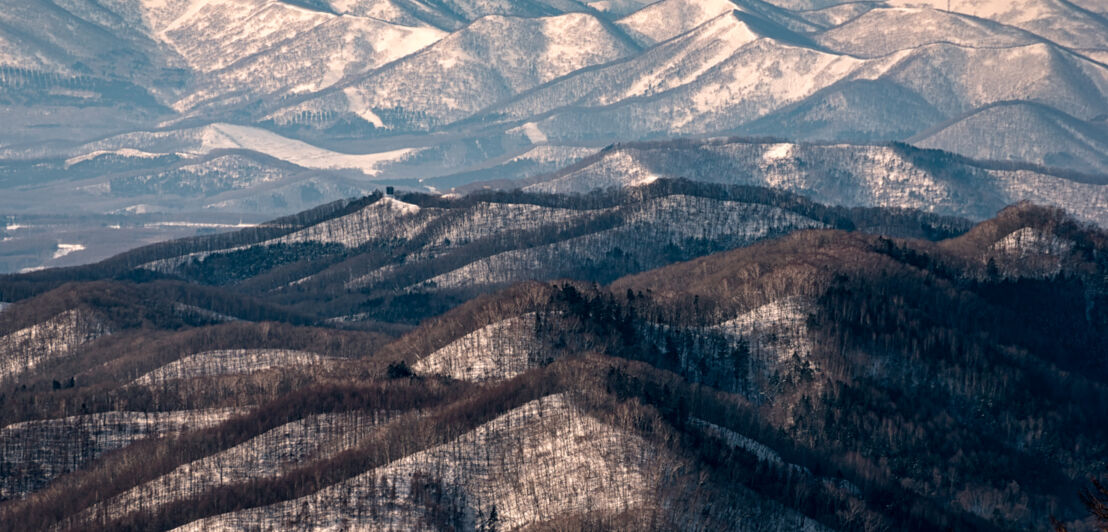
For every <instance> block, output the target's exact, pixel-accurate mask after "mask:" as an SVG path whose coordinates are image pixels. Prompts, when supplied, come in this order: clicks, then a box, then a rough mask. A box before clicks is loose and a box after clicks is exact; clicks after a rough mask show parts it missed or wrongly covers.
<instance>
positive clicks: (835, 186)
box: [525, 139, 1108, 226]
mask: <svg viewBox="0 0 1108 532" xmlns="http://www.w3.org/2000/svg"><path fill="white" fill-rule="evenodd" d="M649 176H655V177H656V176H661V177H678V176H680V177H686V178H689V179H693V180H701V181H709V182H722V183H731V184H745V185H760V186H770V187H775V188H783V189H786V190H790V191H794V192H797V193H800V194H805V195H808V196H810V197H815V198H821V199H822V200H823V201H827V202H829V203H832V204H837V205H857V206H882V207H902V208H914V209H923V210H927V211H932V212H937V213H942V214H949V215H956V216H963V217H968V218H971V219H979V220H980V219H985V218H988V217H990V216H992V215H993V214H995V213H996V212H997V211H999V210H1000V209H1001V208H1003V207H1005V206H1006V205H1009V204H1012V203H1015V202H1018V201H1021V200H1030V201H1033V202H1037V203H1041V204H1046V205H1055V206H1058V207H1062V208H1065V209H1067V210H1069V211H1070V212H1072V213H1074V214H1075V215H1077V216H1078V217H1080V218H1082V219H1084V220H1087V221H1091V222H1095V223H1097V224H1100V225H1101V226H1108V209H1105V208H1104V206H1105V205H1108V184H1105V183H1103V182H1082V181H1080V180H1072V179H1068V178H1066V177H1060V176H1056V175H1051V174H1049V173H1042V172H1038V171H1035V170H1031V169H1018V168H1008V169H1005V168H999V167H989V166H987V165H985V166H982V165H978V164H975V163H970V162H967V161H964V160H959V159H957V158H955V157H953V156H950V155H949V154H943V153H942V152H925V151H920V150H916V149H914V148H909V147H907V146H903V145H886V146H866V147H862V146H856V145H841V144H840V145H836V144H830V145H824V144H793V143H764V142H750V141H743V140H727V139H716V140H708V141H698V142H688V143H657V144H642V145H628V146H623V147H617V148H615V149H612V150H608V151H605V152H604V153H603V154H602V155H601V156H599V157H596V158H594V159H592V160H590V161H589V163H588V164H582V165H577V166H576V167H574V168H571V169H568V170H567V171H564V172H560V173H555V174H552V175H550V176H546V177H545V178H537V179H536V180H535V181H537V182H534V183H532V184H529V185H527V186H526V187H525V188H526V189H527V190H535V191H546V192H578V193H580V192H585V191H588V190H595V189H601V188H607V187H613V186H620V187H627V186H635V185H636V184H638V183H639V182H640V181H641V180H642V179H644V178H648V177H649Z"/></svg>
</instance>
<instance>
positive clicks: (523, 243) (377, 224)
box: [0, 180, 968, 326]
mask: <svg viewBox="0 0 1108 532" xmlns="http://www.w3.org/2000/svg"><path fill="white" fill-rule="evenodd" d="M822 227H833V228H839V229H848V230H853V229H860V230H867V231H876V232H887V233H891V234H897V235H902V236H916V237H926V238H941V237H944V236H949V235H951V234H957V233H960V232H961V231H964V230H965V229H966V228H968V225H967V222H965V221H963V220H961V219H957V218H952V217H942V216H935V215H926V214H921V213H918V212H912V211H905V210H881V209H865V208H854V209H848V208H833V207H826V206H823V205H820V204H817V203H812V202H810V201H807V200H805V199H804V198H802V197H800V196H796V195H793V194H788V193H783V192H777V191H773V190H770V189H764V188H756V187H738V186H721V185H713V184H702V183H694V182H689V181H680V180H659V181H656V182H653V183H650V184H647V185H645V186H642V187H637V188H629V189H626V190H618V189H613V190H609V191H597V192H593V193H591V194H588V195H584V196H577V195H551V194H540V193H527V192H521V191H517V192H491V191H485V192H477V193H474V194H471V195H468V196H464V197H455V198H444V197H441V196H433V195H424V194H404V195H400V196H384V195H381V194H376V195H373V196H368V197H365V198H362V199H360V200H356V201H353V202H341V203H337V204H333V205H330V206H326V207H323V208H320V209H317V210H314V211H309V212H306V213H303V214H301V215H298V216H297V217H292V218H287V219H283V220H277V221H274V222H271V223H268V224H265V225H263V226H261V227H259V228H256V229H247V230H243V231H240V232H238V233H231V234H224V235H218V236H210V237H200V238H194V239H186V240H179V241H175V242H169V243H164V244H158V245H153V246H148V247H145V248H140V249H136V250H133V251H131V252H128V253H125V254H122V255H120V256H117V257H115V258H113V259H109V260H107V261H104V262H102V263H99V264H94V265H89V266H81V267H76V268H71V269H61V270H53V271H44V272H37V273H31V274H28V275H24V276H13V277H9V278H7V279H0V299H4V300H8V301H14V300H16V299H23V298H26V297H29V296H33V295H37V294H41V293H43V292H45V291H47V290H52V289H55V288H57V287H58V286H60V285H61V284H62V283H65V282H67V281H73V280H85V281H87V280H94V279H104V280H108V279H118V278H139V279H142V278H154V279H157V278H167V279H175V280H180V281H187V282H190V283H196V284H199V285H205V286H209V287H215V288H217V289H219V290H225V291H230V292H234V293H236V294H242V295H244V296H248V297H252V298H258V299H259V300H262V301H264V302H267V303H269V304H273V305H278V306H283V307H285V308H288V309H290V311H294V312H295V313H298V314H304V313H307V314H310V315H313V316H314V317H315V319H318V320H332V321H333V322H340V323H347V324H349V325H351V326H372V325H373V323H374V322H390V323H396V322H400V323H411V324H414V323H416V322H418V320H419V319H422V318H423V317H426V316H429V315H434V314H437V313H440V312H442V311H443V310H446V309H447V308H449V307H450V306H453V305H455V304H457V303H458V302H461V301H464V300H465V299H468V298H469V297H472V296H474V295H476V294H481V293H487V292H489V291H492V290H495V289H497V288H501V287H505V286H508V285H510V284H512V283H516V282H520V281H526V280H549V279H557V278H576V279H581V280H588V281H596V282H610V281H612V280H614V279H616V278H617V277H620V276H622V275H626V274H629V273H633V272H639V271H643V270H648V269H651V268H656V267H658V266H662V265H665V264H669V263H671V262H674V261H678V260H687V259H689V258H692V257H696V256H700V255H705V254H708V253H713V252H715V251H720V250H726V249H732V248H735V247H740V246H745V245H748V244H750V243H753V242H756V241H759V240H762V239H766V238H773V237H776V236H779V235H782V234H786V233H789V232H792V231H795V230H798V229H808V228H822ZM359 324H361V325H359Z"/></svg>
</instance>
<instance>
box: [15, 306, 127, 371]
mask: <svg viewBox="0 0 1108 532" xmlns="http://www.w3.org/2000/svg"><path fill="white" fill-rule="evenodd" d="M108 332H109V331H108V329H107V327H106V326H105V325H104V324H103V323H102V322H101V321H100V320H99V319H98V318H97V316H96V315H95V313H93V312H89V311H87V310H82V309H72V310H67V311H65V312H63V313H61V314H58V315H57V316H54V317H53V318H50V319H48V320H46V321H44V322H42V323H37V324H35V325H31V326H30V327H25V328H22V329H19V330H17V331H13V332H10V333H8V334H6V335H3V336H0V381H3V380H10V379H14V378H18V377H19V376H20V375H21V374H23V373H25V372H27V371H30V370H33V369H35V367H37V366H39V365H40V364H42V363H44V362H47V361H50V360H55V359H59V358H64V357H66V356H68V355H70V354H72V353H73V350H74V349H76V348H77V347H78V346H80V345H81V344H83V343H86V342H89V341H92V340H95V339H96V338H99V337H100V336H103V335H105V334H108Z"/></svg>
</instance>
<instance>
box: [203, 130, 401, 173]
mask: <svg viewBox="0 0 1108 532" xmlns="http://www.w3.org/2000/svg"><path fill="white" fill-rule="evenodd" d="M219 149H246V150H252V151H256V152H258V153H263V154H266V155H269V156H271V157H274V158H277V159H281V160H283V161H288V162H290V163H292V164H295V165H298V166H303V167H305V168H316V169H331V170H341V169H352V170H359V171H361V172H362V173H363V174H365V175H367V176H371V177H372V176H376V175H378V174H380V172H381V170H380V168H381V167H382V166H383V165H385V164H387V163H390V162H396V161H400V160H403V159H406V158H408V157H410V156H412V155H413V154H415V153H417V152H418V151H420V150H419V149H415V148H403V149H398V150H391V151H386V152H380V153H370V154H362V155H355V154H346V153H339V152H334V151H331V150H327V149H324V148H320V147H317V146H313V145H311V144H308V143H307V142H303V141H299V140H294V139H290V138H286V137H282V136H281V135H278V134H276V133H273V132H271V131H267V130H264V129H261V128H256V127H250V126H239V125H234V124H225V123H217V124H212V125H211V126H209V127H207V128H205V130H204V132H203V135H202V136H201V147H200V152H201V153H202V154H206V153H210V152H212V151H213V150H219Z"/></svg>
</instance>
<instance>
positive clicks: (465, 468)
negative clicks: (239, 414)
mask: <svg viewBox="0 0 1108 532" xmlns="http://www.w3.org/2000/svg"><path fill="white" fill-rule="evenodd" d="M484 456H496V457H498V459H497V460H485V459H483V458H482V457H484ZM671 460H672V458H670V457H668V456H666V455H664V454H661V453H660V452H659V450H658V449H657V448H655V447H653V446H651V445H649V444H648V443H647V442H645V441H643V440H642V439H640V438H639V437H638V436H636V435H633V434H628V433H625V432H624V431H622V430H620V429H617V428H614V427H611V426H608V425H605V424H604V423H601V422H599V421H597V420H596V419H593V418H592V417H590V416H588V415H586V414H584V413H581V412H580V411H578V410H577V409H576V408H575V407H574V405H573V403H572V402H571V401H570V399H569V398H568V397H567V396H566V395H564V394H559V395H552V396H547V397H545V398H542V399H539V400H536V401H532V402H530V403H527V404H525V405H522V406H520V407H518V408H516V409H513V410H511V411H510V412H507V413H505V414H504V415H502V416H500V417H497V418H496V419H494V420H492V421H490V422H488V423H486V424H484V425H481V426H480V427H478V428H477V429H475V430H473V431H470V432H467V433H465V434H463V435H461V436H460V437H459V438H457V439H456V440H454V441H451V442H448V443H446V444H443V445H441V446H437V447H432V448H430V449H427V450H424V451H421V452H418V453H415V454H412V455H409V456H406V457H404V458H401V459H399V460H396V461H394V462H391V463H389V464H387V465H384V466H382V467H379V468H376V469H373V470H371V471H367V472H366V473H364V474H361V475H359V476H356V477H354V478H351V479H349V480H347V481H345V482H342V483H340V484H337V485H334V486H331V487H328V488H325V489H323V490H320V491H319V492H317V493H314V494H312V495H309V496H306V497H303V498H300V499H295V500H290V501H287V502H283V503H279V504H276V505H273V506H268V507H263V508H253V509H248V510H243V511H239V512H234V513H230V514H224V515H220V516H216V517H213V518H209V519H205V520H202V521H197V522H193V523H190V524H188V525H186V526H184V527H181V528H179V529H177V530H180V531H182V532H183V531H191V530H213V529H220V530H248V529H251V528H253V527H259V526H260V527H262V528H269V527H281V526H282V524H283V523H288V522H290V521H291V520H293V519H299V523H300V526H304V527H311V528H330V527H336V526H340V524H341V523H345V524H346V526H355V527H359V528H366V529H389V528H393V529H405V530H415V529H419V530H422V529H429V528H431V527H432V525H430V524H429V522H428V521H427V520H425V519H427V517H426V514H427V512H428V509H427V508H426V507H425V506H424V504H423V503H422V502H421V500H420V494H419V493H418V492H416V491H415V490H414V489H413V486H418V485H421V484H422V483H431V484H433V485H437V486H439V489H441V490H442V491H443V493H444V495H445V497H446V498H447V499H448V500H450V502H451V503H453V505H455V506H454V507H455V508H457V511H458V513H459V514H460V515H463V516H464V517H463V523H464V525H463V526H465V527H466V528H471V527H473V526H474V525H475V521H476V519H477V515H478V513H479V512H480V515H482V516H487V515H488V514H489V513H490V512H491V511H492V510H493V509H494V508H495V513H496V515H497V517H498V519H497V521H498V522H499V526H500V527H503V528H505V529H508V530H514V529H518V528H521V527H524V526H527V525H529V524H534V523H541V522H543V521H545V520H549V519H552V518H554V517H557V516H559V515H565V514H573V513H581V512H588V511H600V512H615V511H633V510H635V509H636V508H637V507H638V506H639V505H640V504H642V503H643V502H644V501H645V500H646V499H647V498H648V497H649V496H650V495H651V494H652V493H653V492H654V491H655V490H657V489H658V488H659V487H660V484H661V482H662V481H663V478H664V475H665V473H666V471H667V468H666V467H665V464H667V463H669V462H670V461H671ZM381 486H387V488H385V489H386V490H388V491H387V493H388V494H389V496H388V497H387V498H379V497H372V496H370V494H371V493H380V492H379V491H378V490H380V489H381V488H380V487H381ZM392 490H395V496H393V495H392V493H393V491H392ZM371 505H372V506H375V508H373V509H370V508H369V506H371ZM359 509H362V510H359ZM481 520H482V521H484V518H482V519H481Z"/></svg>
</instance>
